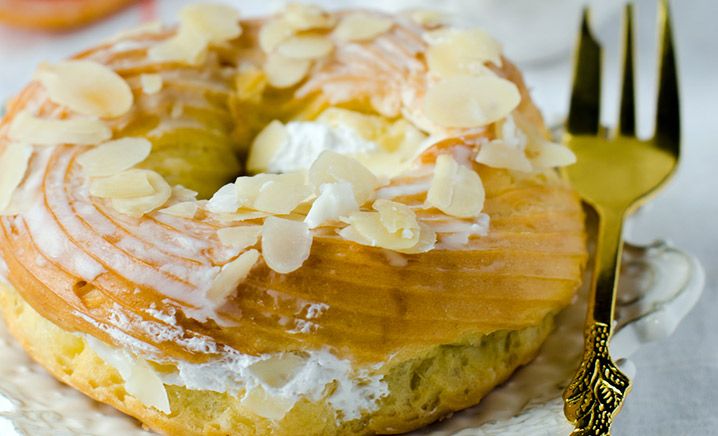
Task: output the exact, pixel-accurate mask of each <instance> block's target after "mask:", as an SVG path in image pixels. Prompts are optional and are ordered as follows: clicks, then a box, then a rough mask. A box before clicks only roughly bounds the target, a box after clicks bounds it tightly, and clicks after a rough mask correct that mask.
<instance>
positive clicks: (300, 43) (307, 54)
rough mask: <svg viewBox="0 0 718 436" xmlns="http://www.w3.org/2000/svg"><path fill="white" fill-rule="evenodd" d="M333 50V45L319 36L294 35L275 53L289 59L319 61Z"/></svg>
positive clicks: (325, 38) (280, 45) (281, 44)
mask: <svg viewBox="0 0 718 436" xmlns="http://www.w3.org/2000/svg"><path fill="white" fill-rule="evenodd" d="M333 49H334V43H333V42H332V41H331V40H330V39H329V38H327V37H324V36H321V35H295V36H292V37H290V38H288V39H287V40H285V41H284V42H282V43H280V44H279V46H278V47H277V53H278V54H280V55H282V56H284V57H286V58H290V59H310V60H314V59H321V58H323V57H325V56H327V55H328V54H329V53H331V52H332V50H333Z"/></svg>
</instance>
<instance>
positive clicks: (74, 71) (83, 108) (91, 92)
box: [35, 60, 133, 118]
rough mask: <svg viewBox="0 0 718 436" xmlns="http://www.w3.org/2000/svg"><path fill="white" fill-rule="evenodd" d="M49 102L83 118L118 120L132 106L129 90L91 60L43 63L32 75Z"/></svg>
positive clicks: (106, 69)
mask: <svg viewBox="0 0 718 436" xmlns="http://www.w3.org/2000/svg"><path fill="white" fill-rule="evenodd" d="M35 78H36V79H37V80H39V81H40V83H42V85H43V86H44V87H45V90H46V91H47V95H48V97H49V98H50V100H52V101H54V102H55V103H57V104H60V105H63V106H67V107H68V108H70V109H72V110H73V111H75V112H78V113H80V114H83V115H93V116H98V117H103V118H114V117H119V116H120V115H124V114H125V113H127V112H128V111H129V110H130V108H131V107H132V100H133V97H132V90H131V89H130V86H129V85H128V84H127V82H125V80H124V79H123V78H122V77H120V75H118V74H117V73H115V72H114V71H113V70H112V69H110V68H109V67H107V66H105V65H102V64H99V63H97V62H93V61H86V60H70V61H62V62H58V63H56V64H52V65H50V64H44V65H42V66H41V67H40V69H39V70H38V71H37V73H36V74H35Z"/></svg>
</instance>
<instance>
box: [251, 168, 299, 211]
mask: <svg viewBox="0 0 718 436" xmlns="http://www.w3.org/2000/svg"><path fill="white" fill-rule="evenodd" d="M287 175H289V174H280V175H277V176H276V177H274V178H273V179H272V180H269V181H267V182H266V183H265V184H264V185H262V187H261V188H260V190H259V193H258V194H257V198H256V199H255V200H254V204H253V207H254V208H255V209H257V210H260V211H263V212H269V213H273V214H278V215H286V214H288V213H290V212H291V211H293V210H294V209H296V208H297V206H299V204H300V203H302V202H303V201H304V200H306V199H307V198H308V197H309V196H310V195H312V188H311V187H310V186H308V185H306V184H304V183H293V182H292V179H288V178H284V177H283V176H287ZM302 178H303V177H302Z"/></svg>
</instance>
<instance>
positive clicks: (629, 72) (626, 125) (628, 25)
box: [618, 3, 636, 136]
mask: <svg viewBox="0 0 718 436" xmlns="http://www.w3.org/2000/svg"><path fill="white" fill-rule="evenodd" d="M634 54H635V48H634V46H633V5H632V4H630V3H628V4H626V12H625V14H624V17H623V85H622V88H621V112H620V115H619V117H618V131H619V132H620V133H621V134H622V135H625V136H635V134H636V99H635V94H634V92H635V84H634V76H633V69H634V62H633V57H634Z"/></svg>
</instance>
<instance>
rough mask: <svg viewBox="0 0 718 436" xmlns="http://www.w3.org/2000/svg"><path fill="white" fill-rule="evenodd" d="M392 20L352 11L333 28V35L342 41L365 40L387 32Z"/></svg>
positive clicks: (392, 23)
mask: <svg viewBox="0 0 718 436" xmlns="http://www.w3.org/2000/svg"><path fill="white" fill-rule="evenodd" d="M393 25H394V22H393V21H392V20H391V19H389V18H387V17H383V16H380V15H377V14H368V13H365V12H354V13H350V14H348V15H345V16H344V17H342V18H341V20H340V21H339V24H337V27H336V29H334V36H336V37H337V38H338V39H340V40H343V41H367V40H370V39H374V38H376V37H377V36H379V35H381V34H383V33H385V32H387V31H388V30H389V29H391V28H392V26H393Z"/></svg>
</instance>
